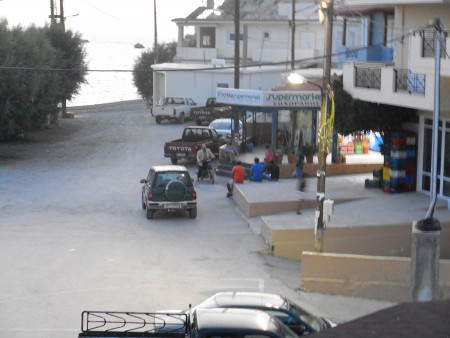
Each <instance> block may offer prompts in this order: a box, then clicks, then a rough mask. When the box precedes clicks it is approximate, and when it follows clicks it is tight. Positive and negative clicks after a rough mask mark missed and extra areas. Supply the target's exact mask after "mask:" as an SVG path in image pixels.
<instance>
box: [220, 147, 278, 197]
mask: <svg viewBox="0 0 450 338" xmlns="http://www.w3.org/2000/svg"><path fill="white" fill-rule="evenodd" d="M279 178H280V168H279V167H278V166H277V165H276V163H275V160H274V159H273V153H272V149H271V148H270V146H266V154H265V156H264V164H263V163H261V162H260V161H259V157H255V159H254V163H253V164H252V166H251V167H250V177H249V180H250V181H254V182H262V180H263V179H266V180H268V181H277V180H278V179H279ZM244 180H245V168H244V167H243V166H242V163H241V161H237V163H236V165H235V166H233V169H232V170H231V180H230V181H229V182H228V183H227V189H228V192H227V197H231V196H233V186H234V184H239V183H243V182H244Z"/></svg>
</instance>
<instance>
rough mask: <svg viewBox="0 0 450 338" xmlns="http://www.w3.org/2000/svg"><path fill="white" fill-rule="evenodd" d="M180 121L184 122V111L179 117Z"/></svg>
mask: <svg viewBox="0 0 450 338" xmlns="http://www.w3.org/2000/svg"><path fill="white" fill-rule="evenodd" d="M178 121H180V123H184V113H181V114H180V117H179V118H178Z"/></svg>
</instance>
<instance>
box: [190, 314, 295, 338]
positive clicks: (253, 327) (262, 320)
mask: <svg viewBox="0 0 450 338" xmlns="http://www.w3.org/2000/svg"><path fill="white" fill-rule="evenodd" d="M192 326H193V327H194V328H196V331H197V332H198V333H200V334H198V335H196V334H191V337H192V338H194V337H197V338H201V337H219V336H220V337H243V338H244V337H268V338H269V337H270V338H297V337H298V336H297V335H296V334H295V333H294V332H293V331H292V330H290V329H289V328H288V327H287V326H286V325H284V324H283V323H282V322H281V321H280V320H279V319H277V318H276V317H273V316H271V315H270V314H268V313H266V312H264V311H260V310H253V309H231V308H228V309H223V308H222V309H200V308H199V309H197V310H195V312H194V314H193V321H192Z"/></svg>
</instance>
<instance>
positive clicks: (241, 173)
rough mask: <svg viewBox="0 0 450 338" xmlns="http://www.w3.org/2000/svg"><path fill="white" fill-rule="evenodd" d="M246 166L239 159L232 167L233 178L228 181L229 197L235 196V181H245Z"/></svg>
mask: <svg viewBox="0 0 450 338" xmlns="http://www.w3.org/2000/svg"><path fill="white" fill-rule="evenodd" d="M244 179H245V168H244V167H243V166H242V162H241V161H237V163H236V165H235V166H234V167H233V169H231V180H230V182H228V183H227V189H228V193H227V197H231V196H233V187H234V184H235V183H244Z"/></svg>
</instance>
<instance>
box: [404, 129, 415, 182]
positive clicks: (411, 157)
mask: <svg viewBox="0 0 450 338" xmlns="http://www.w3.org/2000/svg"><path fill="white" fill-rule="evenodd" d="M416 154H417V153H416V136H415V135H414V134H413V133H408V134H407V135H406V163H405V185H404V189H405V191H415V190H416V172H417V171H416V162H417V160H416V156H417V155H416Z"/></svg>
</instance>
